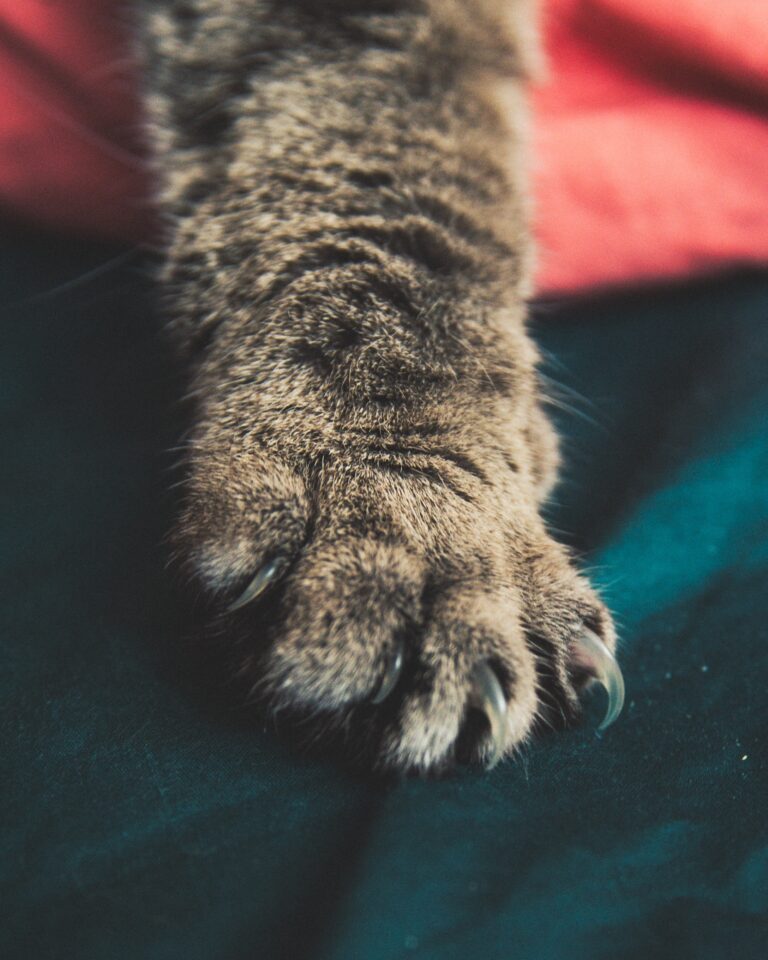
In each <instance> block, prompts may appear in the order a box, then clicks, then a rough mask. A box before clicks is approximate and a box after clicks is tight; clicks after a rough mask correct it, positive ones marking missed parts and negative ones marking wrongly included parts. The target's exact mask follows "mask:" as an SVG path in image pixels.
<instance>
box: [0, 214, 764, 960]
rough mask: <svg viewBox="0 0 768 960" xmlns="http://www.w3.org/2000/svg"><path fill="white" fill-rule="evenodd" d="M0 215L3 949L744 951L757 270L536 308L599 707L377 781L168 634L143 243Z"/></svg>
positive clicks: (234, 954) (173, 622) (755, 743)
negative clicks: (249, 711) (442, 769)
mask: <svg viewBox="0 0 768 960" xmlns="http://www.w3.org/2000/svg"><path fill="white" fill-rule="evenodd" d="M1 235H2V240H0V302H2V308H1V309H2V317H3V320H2V324H3V326H2V329H3V350H2V351H0V391H1V392H2V398H3V402H2V421H1V422H2V445H3V450H4V454H3V458H2V469H1V470H0V478H1V482H2V503H3V510H2V535H1V536H0V563H1V565H2V573H1V577H2V580H1V583H2V602H1V603H0V620H1V621H2V623H1V625H0V637H1V638H2V645H3V669H2V672H1V673H0V685H2V691H1V693H0V715H1V726H0V735H1V736H2V747H1V748H0V764H1V769H0V783H2V785H3V787H2V791H1V794H0V804H1V805H2V806H1V808H0V823H2V824H3V829H2V847H1V855H0V871H1V872H2V883H3V890H2V892H0V904H2V906H3V914H4V918H3V922H2V924H0V955H1V956H2V957H3V958H4V960H28V958H35V960H48V958H50V960H53V958H56V960H59V958H61V960H107V958H108V960H175V958H179V960H181V958H183V960H245V958H260V960H272V958H283V957H285V958H289V957H290V958H292V960H301V958H307V960H309V958H312V960H350V958H354V960H395V958H407V957H411V956H414V957H423V958H436V960H454V958H455V960H469V958H475V957H484V958H486V960H510V958H521V960H563V958H568V960H603V958H604V960H609V958H610V960H615V958H617V957H620V958H622V960H624V958H626V960H634V958H636V960H648V958H650V957H653V958H670V960H672V958H674V960H684V958H689V957H690V958H696V960H724V958H733V957H739V958H740V960H758V958H763V957H764V956H765V943H766V934H767V933H768V925H767V923H766V915H767V914H766V911H767V910H768V825H767V824H766V797H768V778H767V777H766V772H767V770H768V763H767V762H766V738H765V731H766V715H767V713H768V684H766V667H767V666H768V653H767V652H766V651H767V650H768V644H767V641H768V591H766V566H767V565H768V483H767V482H766V477H767V476H768V430H766V416H767V414H768V378H766V369H768V366H767V365H768V323H767V322H766V321H767V320H768V274H742V275H739V276H734V277H732V278H729V279H727V280H722V281H719V282H716V283H715V282H709V283H699V284H697V285H688V286H683V287H677V288H669V289H664V290H656V291H653V292H645V293H642V294H639V293H638V294H626V295H623V296H622V297H621V298H611V299H608V300H601V301H590V302H586V301H585V302H582V303H578V304H571V305H570V306H567V307H564V306H562V305H558V304H556V303H552V302H550V303H548V304H540V305H539V307H538V308H537V316H538V318H539V320H540V322H539V323H538V327H539V330H538V332H539V335H540V339H541V341H542V342H543V344H544V346H545V348H546V350H547V351H548V353H549V354H551V355H552V359H551V361H550V362H549V363H548V368H547V372H548V374H549V375H550V376H551V377H552V378H553V380H555V381H557V383H558V384H559V386H554V385H553V386H552V390H553V391H554V392H555V394H556V396H557V397H558V398H559V401H560V402H561V406H562V407H569V408H571V409H570V410H566V409H561V410H560V413H559V416H560V419H561V421H562V429H563V432H564V434H565V438H566V439H565V449H566V455H567V460H568V467H567V470H566V479H565V480H564V482H563V485H562V487H561V489H560V492H559V496H558V498H557V500H558V502H557V504H556V505H555V506H553V508H552V522H553V524H554V525H555V526H556V527H557V528H558V529H560V530H562V531H563V536H564V537H565V538H566V539H567V540H568V541H569V542H570V543H572V544H573V545H574V547H575V548H577V549H578V550H579V551H581V552H583V554H584V556H585V562H586V563H587V564H588V566H589V567H590V568H591V569H592V571H593V575H594V578H595V580H596V582H597V583H598V584H600V585H601V586H602V588H603V590H604V592H605V595H606V597H607V598H608V601H609V603H610V605H611V606H612V608H613V609H614V610H615V612H616V615H617V618H618V622H619V624H620V632H621V641H622V664H623V667H624V673H625V677H626V681H627V689H628V698H627V705H626V709H625V713H624V715H623V716H622V717H621V718H620V720H619V721H618V723H617V724H616V725H615V726H614V727H613V728H611V729H610V730H609V731H607V732H606V733H605V734H604V736H602V738H598V737H596V736H595V734H594V732H592V729H590V728H589V727H585V728H582V729H580V730H576V731H572V732H569V733H566V734H561V735H558V736H556V737H551V738H549V739H548V740H546V741H545V742H542V743H540V744H537V745H535V746H532V747H531V748H530V749H529V750H527V751H526V753H525V755H524V757H523V758H522V759H521V760H520V762H518V763H505V764H503V765H502V766H500V767H499V768H497V769H496V770H494V771H493V772H492V773H490V774H483V773H482V772H479V771H469V772H466V771H465V772H463V773H460V774H459V775H458V776H457V777H455V778H454V779H450V780H444V781H438V782H422V781H418V780H406V781H386V782H384V781H378V780H375V779H373V778H371V777H369V776H366V775H363V774H361V773H356V772H354V771H352V770H349V769H348V768H346V767H345V766H344V765H343V763H341V762H340V761H339V760H338V759H336V758H334V757H333V756H331V757H327V756H326V757H323V756H307V755H304V754H301V753H299V752H298V751H297V750H296V749H295V748H294V747H293V746H292V745H291V743H290V742H289V739H288V738H287V737H286V736H285V735H280V731H278V732H277V733H276V732H275V730H274V729H273V728H272V726H271V725H270V726H265V725H264V724H261V725H256V726H255V727H254V726H253V725H252V724H250V723H249V722H248V721H247V718H246V717H245V716H244V715H243V713H242V712H241V711H240V710H238V709H236V708H234V707H233V706H231V705H230V703H229V700H228V691H227V690H226V688H225V686H224V685H223V684H220V683H218V682H217V681H214V680H213V679H212V678H211V677H206V675H205V674H206V671H205V669H202V668H201V666H200V662H201V661H200V658H199V657H197V656H193V655H191V654H189V653H188V647H187V646H186V640H185V638H186V637H187V636H188V630H189V623H190V612H189V611H188V609H187V605H186V604H185V602H184V600H183V595H182V594H180V593H178V592H177V591H176V589H175V588H174V586H173V584H172V582H171V581H170V580H169V578H168V576H167V575H166V574H165V572H164V566H163V565H164V549H163V546H162V537H163V535H164V532H165V531H166V530H167V525H168V521H169V516H170V513H171V511H172V509H173V503H172V502H171V501H170V500H169V499H168V498H167V497H166V496H165V495H164V493H163V491H164V490H165V488H166V486H167V485H168V480H169V476H173V475H172V474H170V473H169V472H168V464H169V463H170V462H171V460H172V454H168V453H167V452H166V451H167V450H168V448H169V447H170V446H171V445H172V443H173V442H174V436H175V431H176V430H177V428H178V423H177V419H176V417H177V415H176V412H175V410H176V408H175V407H174V404H173V402H172V401H173V399H174V397H175V396H176V393H177V390H178V386H177V373H176V371H175V370H174V368H173V365H172V363H171V361H170V359H169V357H168V355H167V353H166V350H165V348H164V346H163V343H162V339H161V337H160V336H159V335H158V332H157V321H156V318H155V315H154V310H153V305H152V300H151V286H150V282H149V280H148V279H147V267H146V264H144V263H142V262H141V261H140V260H137V259H136V257H135V255H133V254H131V253H130V252H124V251H121V250H112V249H103V248H101V247H98V246H90V245H87V244H85V243H79V242H77V241H73V240H67V241H66V242H63V241H62V240H61V239H60V238H58V237H48V236H44V235H36V234H25V233H22V232H20V231H19V230H16V229H11V228H10V227H8V226H5V227H4V228H3V229H2V234H1ZM75 278H79V279H75ZM593 706H594V711H593V712H595V713H596V712H598V711H599V704H598V703H597V702H595V703H594V704H593Z"/></svg>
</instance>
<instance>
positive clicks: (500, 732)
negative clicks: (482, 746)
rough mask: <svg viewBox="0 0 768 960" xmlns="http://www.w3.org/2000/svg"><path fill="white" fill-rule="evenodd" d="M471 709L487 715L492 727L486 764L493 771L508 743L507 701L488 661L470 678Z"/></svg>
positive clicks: (469, 700)
mask: <svg viewBox="0 0 768 960" xmlns="http://www.w3.org/2000/svg"><path fill="white" fill-rule="evenodd" d="M470 683H471V685H470V689H469V698H468V700H467V703H468V705H469V706H470V707H474V708H475V709H476V710H480V712H481V713H483V714H485V716H486V718H487V720H488V723H489V724H490V727H491V750H490V755H489V756H488V758H487V760H486V764H485V768H486V770H492V769H493V768H494V767H495V766H496V764H497V763H498V762H499V760H501V757H502V754H503V752H504V744H505V741H506V737H505V731H506V726H507V701H506V698H505V696H504V691H503V690H502V689H501V684H500V683H499V678H498V677H497V676H496V674H495V673H494V671H493V668H492V667H491V665H490V664H489V663H487V662H486V661H482V662H480V663H478V664H477V666H476V667H475V668H474V670H473V671H472V674H471V677H470Z"/></svg>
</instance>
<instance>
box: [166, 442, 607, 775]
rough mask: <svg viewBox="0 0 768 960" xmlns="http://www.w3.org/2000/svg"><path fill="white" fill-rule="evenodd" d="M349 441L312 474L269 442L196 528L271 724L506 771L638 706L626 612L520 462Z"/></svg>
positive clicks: (236, 469) (391, 753)
mask: <svg viewBox="0 0 768 960" xmlns="http://www.w3.org/2000/svg"><path fill="white" fill-rule="evenodd" d="M426 451H427V448H426V446H425V447H424V450H423V451H421V452H415V451H414V450H410V451H406V445H405V442H404V440H403V438H402V437H401V438H399V439H398V443H397V444H394V443H382V442H381V441H379V442H378V443H377V444H376V445H373V444H372V443H371V441H370V438H366V439H365V442H358V443H356V444H355V443H351V442H348V443H345V444H344V445H343V446H341V447H340V448H339V450H337V451H335V452H334V454H333V455H330V454H327V455H326V456H324V457H319V458H317V459H315V460H314V462H313V463H312V466H311V469H310V468H309V467H308V466H306V467H305V468H304V469H299V468H297V466H296V465H295V464H294V465H289V464H287V463H285V462H282V461H281V460H280V459H279V457H278V456H276V453H275V450H273V449H269V448H267V447H266V446H264V445H263V444H254V445H252V446H250V447H249V448H248V449H247V450H244V451H241V453H240V454H238V456H236V457H235V456H233V455H232V454H231V452H230V453H229V454H228V456H227V457H226V458H224V457H223V456H221V457H215V456H213V457H208V458H206V459H204V460H202V461H201V462H202V463H203V464H204V469H200V470H198V471H197V472H196V473H195V474H194V475H193V480H192V485H191V489H190V496H189V498H188V501H187V507H186V511H185V513H184V516H183V518H182V523H181V532H182V539H183V542H184V544H185V555H186V556H187V558H188V563H189V566H190V568H191V569H192V570H193V572H194V575H195V577H196V578H197V579H198V580H199V581H201V582H202V583H203V585H204V587H205V589H206V590H207V591H208V592H209V593H210V594H211V595H212V596H213V597H214V602H215V603H216V604H217V605H218V615H217V624H218V626H219V628H220V629H222V630H223V631H224V632H225V633H226V634H227V635H228V636H229V637H231V640H232V643H231V650H232V651H233V663H234V666H235V670H236V672H237V673H238V675H239V676H240V677H241V678H242V679H243V681H244V682H245V684H246V685H247V687H248V689H249V691H250V692H251V693H252V694H253V695H254V696H255V697H257V698H258V699H259V700H260V701H261V702H263V703H265V704H266V705H267V706H268V707H269V708H270V709H272V710H275V711H287V712H288V713H289V714H291V715H295V716H297V717H299V718H302V719H303V720H305V721H309V722H310V725H311V726H312V727H313V728H316V729H318V730H322V729H323V728H324V727H335V728H336V729H337V730H338V729H341V730H343V731H344V733H345V736H346V737H347V738H348V739H349V741H350V743H353V744H354V745H355V748H356V749H358V750H360V749H361V748H362V749H363V750H364V752H365V753H366V755H367V756H369V757H370V758H371V759H372V761H373V763H374V764H376V765H378V766H381V767H384V768H394V769H398V770H416V771H433V770H441V769H444V768H447V767H450V766H451V765H453V764H454V763H455V762H457V761H462V762H467V761H470V762H479V763H482V764H485V765H487V766H492V765H494V764H495V763H496V762H497V761H498V760H499V759H500V758H502V757H505V756H509V755H512V754H514V753H515V751H517V750H518V749H519V748H520V746H521V745H522V744H524V743H525V742H526V741H527V740H529V739H530V738H531V737H532V736H533V735H534V734H535V733H536V732H538V731H539V730H543V729H545V728H547V727H561V726H563V725H567V724H570V723H572V722H573V721H575V720H576V719H577V718H578V716H579V713H580V700H579V696H580V693H581V691H582V689H583V688H584V687H585V686H586V685H588V684H589V683H590V682H592V681H593V680H598V681H600V682H602V683H603V685H604V686H605V687H606V690H607V691H608V708H607V713H606V718H605V724H607V723H608V722H611V721H612V720H613V719H615V716H616V715H617V714H618V712H619V711H620V710H621V705H622V701H623V682H622V679H621V673H620V671H619V668H618V666H617V665H616V662H615V660H614V658H613V650H614V648H615V633H614V628H613V625H612V621H611V618H610V615H609V613H608V611H607V610H606V608H605V606H604V605H603V603H602V602H601V601H600V599H599V598H598V597H597V595H596V594H595V592H594V591H593V589H592V588H591V587H590V585H589V584H588V583H587V582H586V580H585V579H584V578H583V577H582V576H581V575H580V574H579V573H578V572H577V570H576V569H575V567H574V566H573V563H572V560H571V557H570V556H569V555H568V553H567V551H566V550H565V549H564V548H563V547H562V546H561V545H559V544H558V543H556V542H555V541H554V540H553V539H552V538H551V537H550V536H549V534H548V533H547V531H546V529H545V527H544V525H543V523H542V521H541V519H540V517H539V514H538V509H537V502H536V497H535V496H534V493H533V490H532V488H531V487H530V486H529V485H526V481H525V478H524V477H522V478H521V475H520V473H519V471H515V470H514V469H512V468H511V467H510V462H509V457H508V456H502V455H499V454H498V453H497V452H496V451H488V450H485V451H483V455H482V457H480V456H479V455H478V454H477V451H475V452H474V453H473V452H471V451H468V450H466V449H461V447H460V445H459V447H458V448H452V449H450V450H449V449H440V450H436V449H435V448H434V447H432V448H431V449H430V450H429V451H428V452H426Z"/></svg>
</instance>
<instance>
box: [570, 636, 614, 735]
mask: <svg viewBox="0 0 768 960" xmlns="http://www.w3.org/2000/svg"><path fill="white" fill-rule="evenodd" d="M576 642H577V644H578V645H579V646H580V647H581V649H582V651H583V653H584V654H585V655H586V657H587V659H588V661H589V663H590V665H591V667H592V673H593V675H594V677H595V679H596V680H597V682H598V683H600V684H602V686H603V687H604V688H605V692H606V694H607V696H608V703H607V705H606V708H605V716H604V717H603V720H602V723H601V724H600V726H599V727H598V728H597V729H598V730H605V729H606V727H610V725H611V724H612V723H613V721H614V720H615V719H616V718H617V717H618V715H619V714H620V713H621V710H622V707H623V706H624V677H623V675H622V673H621V667H619V665H618V663H617V662H616V658H615V657H614V655H613V654H612V653H611V651H610V650H609V649H608V647H606V645H605V644H604V643H603V641H602V640H601V639H600V637H598V635H597V634H596V633H595V632H594V631H593V630H590V629H589V628H588V627H584V630H583V632H582V634H581V636H580V637H579V639H578V640H577V641H576Z"/></svg>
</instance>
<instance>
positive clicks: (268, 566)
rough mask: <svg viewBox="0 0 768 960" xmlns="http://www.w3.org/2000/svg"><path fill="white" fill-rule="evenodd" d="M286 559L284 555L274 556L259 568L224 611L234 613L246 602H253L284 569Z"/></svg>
mask: <svg viewBox="0 0 768 960" xmlns="http://www.w3.org/2000/svg"><path fill="white" fill-rule="evenodd" d="M287 565H288V564H287V561H286V560H285V558H284V557H275V558H274V559H273V560H270V561H269V562H268V563H265V564H264V566H263V567H262V568H261V569H260V570H259V572H258V573H257V574H256V576H255V577H254V578H253V580H251V582H250V583H249V584H248V586H247V587H246V588H245V590H243V592H242V593H241V594H240V596H239V597H238V598H237V599H236V600H233V601H232V603H230V605H229V606H228V607H227V609H226V613H234V612H235V610H239V609H240V608H241V607H244V606H246V604H249V603H253V601H254V600H258V598H259V597H260V596H261V595H262V594H263V593H266V591H267V590H268V589H269V588H270V587H271V586H272V584H273V583H274V582H275V580H277V579H278V578H279V577H280V576H281V575H282V573H283V571H284V570H285V568H286V566H287Z"/></svg>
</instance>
